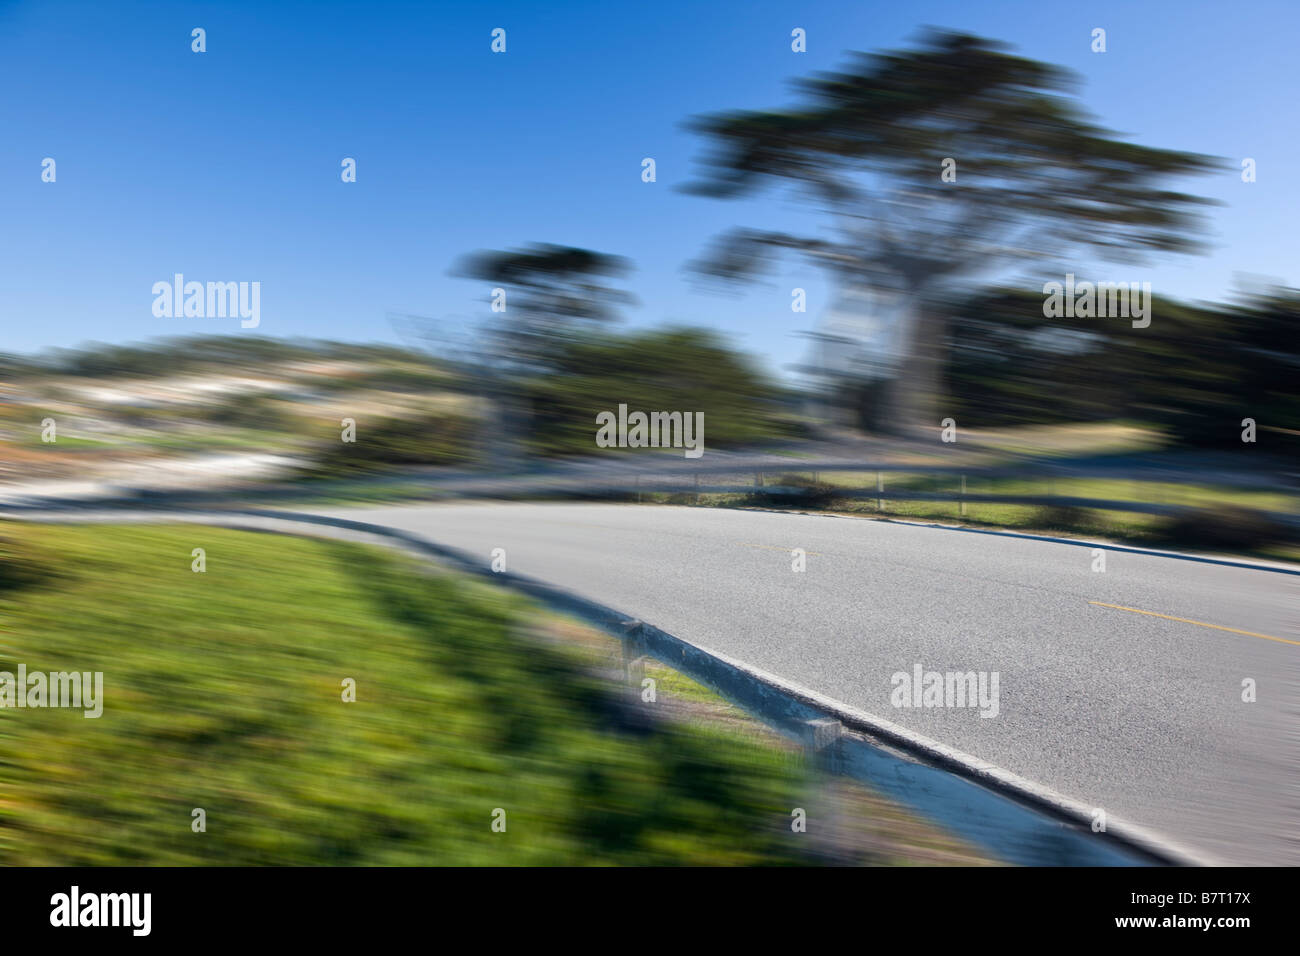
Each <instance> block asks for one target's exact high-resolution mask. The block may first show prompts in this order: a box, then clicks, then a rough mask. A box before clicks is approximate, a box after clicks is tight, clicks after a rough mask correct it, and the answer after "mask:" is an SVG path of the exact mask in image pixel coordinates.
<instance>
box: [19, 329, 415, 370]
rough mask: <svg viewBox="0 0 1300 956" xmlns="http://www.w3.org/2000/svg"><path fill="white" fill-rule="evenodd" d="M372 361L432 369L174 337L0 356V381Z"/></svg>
mask: <svg viewBox="0 0 1300 956" xmlns="http://www.w3.org/2000/svg"><path fill="white" fill-rule="evenodd" d="M320 361H370V362H403V363H414V364H418V365H421V366H426V367H427V366H429V365H430V362H431V361H432V360H431V359H430V357H429V356H428V355H426V354H424V353H421V352H417V351H413V350H411V349H406V348H401V347H398V346H392V345H382V344H364V343H356V342H331V341H325V340H320V339H276V338H269V337H266V336H251V335H250V336H229V335H195V336H172V337H168V338H163V339H158V340H156V341H153V342H146V343H141V344H137V345H110V344H107V343H104V342H91V343H87V344H85V345H82V346H81V347H79V348H75V349H52V350H50V351H48V352H45V353H42V354H39V355H34V356H19V355H6V354H0V379H22V378H28V377H32V376H51V375H67V376H75V377H87V378H155V377H165V376H172V375H177V374H181V373H187V372H199V371H213V370H217V371H225V372H231V371H234V370H237V369H241V368H249V367H252V366H261V365H282V364H283V363H286V362H320Z"/></svg>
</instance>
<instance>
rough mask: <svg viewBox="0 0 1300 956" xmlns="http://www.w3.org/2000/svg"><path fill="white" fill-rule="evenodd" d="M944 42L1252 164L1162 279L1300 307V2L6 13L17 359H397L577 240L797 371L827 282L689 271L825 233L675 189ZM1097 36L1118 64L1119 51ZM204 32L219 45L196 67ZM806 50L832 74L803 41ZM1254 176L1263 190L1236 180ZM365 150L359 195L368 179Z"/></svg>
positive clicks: (5, 345)
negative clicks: (479, 261)
mask: <svg viewBox="0 0 1300 956" xmlns="http://www.w3.org/2000/svg"><path fill="white" fill-rule="evenodd" d="M925 25H934V26H939V27H948V28H955V29H962V30H967V31H970V32H974V33H978V34H981V35H984V36H988V37H992V38H996V39H999V40H1003V41H1006V42H1008V43H1011V44H1012V45H1013V46H1014V47H1015V49H1016V50H1017V51H1018V52H1020V53H1022V54H1024V55H1027V56H1030V57H1034V58H1037V59H1042V60H1046V61H1049V62H1053V63H1057V64H1060V65H1063V66H1066V67H1069V68H1072V69H1074V70H1075V71H1077V72H1079V73H1080V74H1082V76H1083V78H1084V86H1083V89H1082V95H1081V98H1082V100H1083V102H1084V104H1085V105H1086V106H1087V107H1088V108H1090V109H1091V110H1092V111H1093V112H1094V113H1095V114H1096V115H1097V116H1098V117H1099V118H1100V119H1101V121H1102V122H1103V123H1104V124H1105V125H1107V126H1110V127H1111V128H1114V129H1116V130H1119V131H1121V132H1123V133H1125V134H1127V135H1130V136H1132V137H1133V138H1134V139H1135V140H1136V141H1137V142H1140V143H1143V144H1147V145H1153V146H1162V147H1169V148H1177V149H1187V150H1194V151H1198V152H1206V153H1211V154H1215V155H1219V156H1223V157H1225V158H1227V159H1229V160H1230V161H1231V163H1232V164H1233V167H1234V169H1230V170H1228V171H1227V172H1226V173H1223V174H1219V175H1217V176H1215V177H1205V178H1202V179H1199V180H1189V181H1187V182H1188V184H1190V185H1191V186H1192V188H1194V189H1195V190H1196V191H1198V192H1200V193H1201V194H1203V195H1206V196H1211V197H1215V198H1218V199H1220V200H1222V201H1224V202H1225V203H1226V205H1225V206H1223V207H1222V208H1219V209H1216V210H1212V211H1211V233H1210V239H1211V241H1212V242H1213V243H1214V250H1213V252H1212V253H1211V254H1210V255H1209V256H1206V257H1195V258H1185V259H1180V260H1170V261H1168V263H1167V264H1164V265H1161V266H1159V267H1158V268H1155V269H1152V270H1145V271H1144V272H1143V274H1142V278H1148V277H1149V278H1150V279H1151V280H1152V281H1153V286H1154V290H1155V293H1156V294H1157V295H1160V294H1173V295H1176V296H1181V297H1187V298H1202V299H1221V298H1226V297H1228V296H1229V295H1230V294H1231V291H1232V288H1233V284H1234V276H1235V275H1236V274H1237V273H1242V272H1244V273H1251V274H1257V275H1264V276H1268V277H1271V278H1273V279H1275V280H1278V281H1281V282H1284V283H1286V284H1289V285H1300V272H1298V271H1297V265H1298V262H1300V257H1298V256H1297V244H1296V242H1295V239H1294V236H1295V229H1294V222H1295V218H1296V215H1297V213H1300V175H1298V174H1297V173H1298V170H1297V163H1296V157H1297V154H1298V153H1300V123H1297V116H1298V114H1300V109H1297V106H1298V104H1300V96H1298V95H1297V94H1298V93H1300V83H1298V82H1297V79H1298V76H1297V74H1298V72H1300V54H1297V52H1296V49H1295V43H1296V40H1297V37H1300V3H1296V2H1295V0H1280V2H1251V3H1240V4H1238V3H1225V2H1207V3H1195V2H1188V0H1171V2H1133V0H1122V2H1103V3H1086V4H1085V3H1078V2H1073V0H1065V2H1057V0H1024V2H997V3H994V2H987V3H985V2H979V0H961V2H952V3H944V2H927V0H909V2H905V3H893V2H890V3H884V2H870V0H854V2H838V0H836V2H817V3H778V2H772V0H709V2H703V0H648V2H637V3H623V2H617V0H592V2H587V0H550V2H545V3H542V2H532V3H505V2H501V3H498V2H486V0H474V2H468V0H467V2H463V3H441V2H435V3H388V2H379V0H375V2H356V3H342V2H339V3H333V2H329V0H321V2H312V3H307V2H301V3H299V2H272V0H261V2H257V0H247V2H227V3H182V2H170V3H132V2H129V0H128V2H121V3H117V2H111V3H110V2H87V3H73V2H59V0H45V2H12V0H8V2H6V0H0V84H2V87H3V90H4V94H3V96H2V97H0V129H2V130H3V144H2V145H0V184H2V185H0V223H2V224H3V225H2V227H0V277H2V279H3V284H2V286H0V290H2V292H3V295H2V296H0V329H3V336H2V337H0V351H18V352H22V351H30V350H34V349H38V348H42V347H45V346H51V345H59V346H70V345H75V344H78V343H81V342H85V341H87V340H99V341H111V342H120V341H134V340H139V339H145V338H150V337H154V336H159V335H171V334H194V333H200V332H202V333H211V332H221V333H228V334H230V335H272V336H298V335H301V336H313V337H325V338H338V339H345V340H358V341H373V340H396V335H395V333H394V331H393V330H392V328H391V326H390V324H389V322H388V320H387V319H386V317H385V315H386V313H387V312H390V311H394V312H407V313H418V314H424V315H433V316H442V315H449V314H472V313H474V312H476V311H478V310H484V311H486V310H487V308H488V306H487V300H486V297H487V293H488V290H487V289H485V288H482V287H481V284H480V283H476V282H473V281H467V280H464V279H457V278H453V277H451V276H449V275H448V269H449V267H450V266H451V265H452V263H453V262H454V261H455V260H456V258H457V257H458V256H459V255H461V254H462V253H464V252H467V251H470V250H474V249H479V248H510V247H515V246H520V245H524V244H527V243H531V242H553V243H561V244H571V245H576V246H584V247H588V248H592V249H597V250H600V251H604V252H611V253H618V254H621V255H624V256H627V257H629V258H630V259H632V260H633V261H634V263H635V265H636V271H635V273H634V274H633V275H632V277H631V278H630V280H629V282H628V287H629V288H630V289H631V290H632V291H633V292H634V293H635V295H636V296H637V297H638V299H639V305H638V306H637V307H636V308H635V309H632V310H630V311H629V313H628V324H630V325H637V326H642V325H654V324H659V323H661V322H666V321H671V322H679V323H688V324H694V325H707V326H711V327H713V328H716V329H718V330H720V331H722V332H724V333H725V334H727V335H728V336H730V337H731V338H732V339H733V341H734V342H735V343H736V344H737V345H739V346H740V347H742V348H745V349H747V350H749V351H751V352H754V353H757V354H759V355H761V356H762V357H764V358H765V359H766V361H767V362H768V363H769V364H770V366H771V367H772V368H774V369H777V368H780V367H781V366H783V365H785V364H787V363H789V362H791V361H794V360H796V359H798V358H799V357H800V356H801V355H802V352H803V349H804V345H803V343H802V340H801V339H799V338H798V337H797V333H799V332H800V331H803V330H807V329H809V328H810V327H811V326H812V324H813V322H814V321H815V319H816V317H817V315H818V313H819V312H820V311H821V310H822V309H824V308H825V307H826V306H827V305H828V304H829V303H828V296H829V294H830V290H829V289H828V288H827V286H826V283H825V282H824V281H823V280H822V278H821V277H820V276H819V275H817V274H816V273H815V272H813V271H812V270H811V269H810V268H809V267H807V266H805V265H803V264H802V263H799V262H798V261H796V260H791V261H790V262H789V263H788V264H787V265H786V266H785V267H783V268H782V269H781V270H780V271H778V272H777V273H776V274H775V275H774V276H773V277H772V278H771V281H770V282H769V283H768V284H764V285H754V286H750V287H747V289H746V290H745V291H744V292H743V293H742V294H739V295H734V296H727V295H719V294H717V293H716V292H711V291H708V290H706V289H701V288H700V287H698V286H697V284H695V283H694V282H693V281H692V280H691V279H690V277H689V276H688V275H687V274H685V273H684V272H683V270H682V267H683V265H684V263H686V262H687V261H688V260H689V259H692V258H694V257H695V256H697V255H698V254H699V253H700V252H701V251H702V250H703V249H704V248H705V246H706V244H707V242H708V240H709V238H710V237H711V236H712V235H714V234H715V233H717V232H719V231H721V230H723V229H726V228H728V227H730V226H736V225H747V226H754V227H761V228H786V227H790V226H795V225H802V226H805V227H806V226H807V225H809V224H815V222H816V221H817V220H816V217H815V216H814V215H813V214H812V213H811V211H810V210H808V209H805V208H801V207H800V206H799V205H798V204H797V203H796V202H795V201H794V200H793V198H792V197H790V196H789V195H788V194H786V195H782V194H781V193H779V192H777V193H770V194H769V195H768V197H767V198H764V199H761V200H758V201H741V202H736V201H731V202H721V201H716V200H708V199H702V198H696V197H692V196H688V195H684V194H682V193H680V192H677V191H675V189H674V186H675V185H678V184H680V183H683V182H685V181H686V180H687V179H689V178H690V177H691V175H692V173H693V172H694V171H695V170H697V169H698V167H696V166H695V165H694V161H695V160H696V159H697V158H698V157H699V156H700V155H701V154H702V151H703V145H704V144H703V143H702V142H701V141H700V140H699V138H698V137H696V136H695V135H694V134H691V133H689V132H688V131H686V130H685V129H684V128H683V126H682V123H683V121H684V120H685V119H687V118H688V117H690V116H692V115H695V114H699V113H705V112H714V111H720V110H728V109H735V108H762V107H772V106H780V105H784V104H788V103H790V102H792V101H793V98H792V93H791V89H790V85H789V81H790V80H791V79H793V78H794V77H797V76H800V75H804V74H807V73H810V72H812V71H814V70H819V69H829V68H833V67H836V66H842V65H843V64H844V63H845V57H844V54H845V52H846V51H848V50H855V49H856V50H878V49H881V48H891V47H899V46H904V45H907V44H908V42H909V41H910V40H912V39H914V38H915V37H916V36H917V34H918V31H919V29H920V28H921V27H923V26H925ZM1098 26H1100V27H1104V28H1105V29H1106V31H1107V40H1108V52H1106V53H1105V54H1094V53H1092V52H1091V50H1090V43H1091V38H1090V33H1091V30H1092V28H1094V27H1098ZM195 27H202V28H204V29H205V30H206V31H207V52H206V53H202V54H198V53H193V52H191V49H190V47H191V35H190V33H191V30H192V29H193V28H195ZM495 27H502V28H504V29H505V30H506V31H507V52H506V53H505V54H493V53H492V52H491V51H490V48H489V47H490V42H491V36H490V33H491V31H492V29H493V28H495ZM795 27H802V28H804V29H805V30H806V31H807V36H808V52H807V53H803V54H797V53H793V52H791V50H790V31H791V30H792V29H793V28H795ZM646 156H650V157H654V158H655V160H656V162H657V167H658V182H656V183H653V184H647V183H643V182H642V181H641V160H642V158H643V157H646ZM1248 156H1249V157H1253V158H1254V159H1255V160H1256V161H1257V163H1258V181H1257V182H1256V183H1254V184H1249V185H1247V184H1244V183H1242V182H1241V180H1240V175H1239V173H1238V172H1237V171H1236V169H1235V167H1236V166H1237V165H1238V164H1239V163H1240V160H1241V158H1242V157H1248ZM45 157H52V158H54V159H55V161H56V163H57V167H56V169H57V181H56V182H54V183H43V182H42V181H41V163H42V160H43V159H44V158H45ZM343 157H353V158H355V159H356V161H357V182H356V183H349V184H345V183H343V182H341V181H340V176H339V173H340V161H341V160H342V158H343ZM176 272H182V273H184V274H185V276H186V277H187V279H194V280H198V281H204V282H206V281H259V282H261V284H262V302H261V312H262V319H261V325H260V327H259V328H257V329H255V330H252V329H249V330H245V329H241V328H240V327H239V323H238V321H232V320H228V319H198V318H190V319H184V318H161V319H160V318H155V317H154V315H153V313H152V309H151V306H152V303H153V296H152V293H151V287H152V285H153V284H154V283H155V282H157V281H159V280H170V278H171V276H172V275H173V273H176ZM793 286H802V287H805V288H806V289H807V290H808V293H809V308H808V313H807V314H805V315H798V314H794V313H792V312H791V310H790V289H791V288H792V287H793Z"/></svg>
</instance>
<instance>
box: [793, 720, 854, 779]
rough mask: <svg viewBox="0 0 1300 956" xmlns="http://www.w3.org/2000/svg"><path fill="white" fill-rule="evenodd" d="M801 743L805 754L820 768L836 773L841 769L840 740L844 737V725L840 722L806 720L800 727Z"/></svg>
mask: <svg viewBox="0 0 1300 956" xmlns="http://www.w3.org/2000/svg"><path fill="white" fill-rule="evenodd" d="M800 731H801V733H800V743H802V744H803V748H804V752H805V753H806V754H807V755H808V756H809V758H811V759H812V760H813V761H814V762H815V763H816V764H817V765H818V766H820V767H822V768H823V769H825V770H830V771H835V770H838V769H839V768H840V764H841V760H840V738H841V737H842V736H843V735H844V725H843V724H841V723H840V722H839V721H838V720H832V719H830V718H823V719H821V720H805V721H804V722H803V725H802V726H801V727H800Z"/></svg>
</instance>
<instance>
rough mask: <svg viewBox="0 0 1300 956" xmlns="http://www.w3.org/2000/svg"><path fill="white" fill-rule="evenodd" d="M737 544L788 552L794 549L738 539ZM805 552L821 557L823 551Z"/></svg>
mask: <svg viewBox="0 0 1300 956" xmlns="http://www.w3.org/2000/svg"><path fill="white" fill-rule="evenodd" d="M736 544H738V545H740V546H741V547H742V548H762V549H764V550H765V551H784V552H785V553H786V554H789V553H790V552H791V551H793V550H794V548H778V547H777V546H776V545H774V544H750V543H749V542H748V541H737V542H736ZM804 554H815V555H816V556H817V557H819V558H820V557H821V553H820V552H817V551H805V552H804Z"/></svg>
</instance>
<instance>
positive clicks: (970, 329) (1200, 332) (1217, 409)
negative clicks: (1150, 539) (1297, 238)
mask: <svg viewBox="0 0 1300 956" xmlns="http://www.w3.org/2000/svg"><path fill="white" fill-rule="evenodd" d="M1298 325H1300V290H1297V289H1276V290H1272V291H1270V292H1266V293H1261V294H1256V295H1254V296H1252V297H1250V298H1248V299H1246V300H1245V301H1242V302H1240V303H1238V304H1235V305H1234V304H1227V303H1224V304H1200V305H1190V304H1186V303H1181V302H1177V301H1174V300H1171V299H1167V298H1159V299H1153V302H1152V319H1151V324H1150V326H1149V327H1147V328H1144V329H1138V328H1133V327H1132V326H1131V324H1130V322H1129V321H1128V320H1125V319H1098V318H1050V319H1049V318H1046V317H1044V315H1043V295H1042V294H1041V293H1037V292H1031V291H1018V290H995V291H992V292H987V293H981V294H979V295H977V296H975V297H973V298H971V299H969V300H967V301H966V302H965V303H962V304H961V305H960V306H958V307H957V309H956V311H955V314H954V319H953V322H952V326H951V328H952V338H951V350H950V358H949V363H948V368H947V393H948V401H949V402H950V407H952V408H954V409H955V412H954V415H955V417H956V418H957V420H958V421H965V422H978V423H979V424H980V426H981V427H998V426H1009V425H1026V424H1038V423H1058V422H1074V421H1101V420H1108V419H1121V418H1122V419H1131V420H1135V421H1140V422H1143V423H1146V424H1149V425H1154V426H1156V427H1157V428H1159V429H1161V430H1163V431H1164V433H1165V435H1166V438H1167V439H1168V440H1169V442H1170V443H1171V444H1175V445H1184V446H1211V447H1223V448H1237V449H1240V448H1242V447H1243V445H1242V441H1241V432H1242V425H1241V421H1242V419H1243V418H1254V419H1255V421H1256V423H1257V426H1258V430H1257V435H1256V444H1255V445H1254V446H1250V445H1247V446H1244V447H1247V448H1252V449H1253V448H1258V449H1259V450H1260V451H1263V452H1271V453H1273V454H1290V455H1294V454H1296V453H1297V452H1298V451H1300V444H1298V443H1297V441H1296V437H1295V435H1294V434H1290V435H1288V434H1287V433H1286V432H1285V431H1279V429H1295V427H1296V423H1297V422H1300V390H1297V387H1296V384H1297V382H1300V336H1297V335H1296V328H1297V326H1298Z"/></svg>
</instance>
